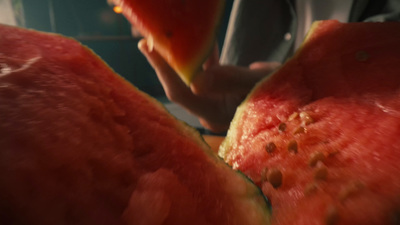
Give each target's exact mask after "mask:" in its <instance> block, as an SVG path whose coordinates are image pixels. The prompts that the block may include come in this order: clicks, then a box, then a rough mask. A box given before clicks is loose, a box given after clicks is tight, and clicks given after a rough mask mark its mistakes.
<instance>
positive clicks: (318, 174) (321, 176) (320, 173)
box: [314, 161, 328, 180]
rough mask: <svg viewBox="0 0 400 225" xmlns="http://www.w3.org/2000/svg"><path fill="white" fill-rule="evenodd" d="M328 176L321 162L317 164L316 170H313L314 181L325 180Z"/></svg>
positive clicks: (326, 169)
mask: <svg viewBox="0 0 400 225" xmlns="http://www.w3.org/2000/svg"><path fill="white" fill-rule="evenodd" d="M327 176H328V168H327V167H326V166H325V164H324V163H322V162H321V161H318V162H317V165H316V168H315V170H314V179H316V180H326V177H327Z"/></svg>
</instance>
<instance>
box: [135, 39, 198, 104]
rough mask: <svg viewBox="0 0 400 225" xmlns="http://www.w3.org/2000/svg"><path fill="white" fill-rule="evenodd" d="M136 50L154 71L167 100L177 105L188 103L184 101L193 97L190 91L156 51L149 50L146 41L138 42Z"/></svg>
mask: <svg viewBox="0 0 400 225" xmlns="http://www.w3.org/2000/svg"><path fill="white" fill-rule="evenodd" d="M138 48H139V50H140V51H141V52H142V54H143V55H144V56H145V57H146V58H147V60H148V62H149V63H150V65H151V66H152V67H153V68H154V70H155V71H156V74H157V77H158V79H159V80H160V83H161V85H162V86H163V88H164V91H165V94H166V95H167V97H168V99H170V100H171V101H174V102H179V103H185V102H187V101H189V102H190V100H191V99H189V100H186V98H191V97H192V96H193V94H192V93H191V91H190V89H189V88H188V87H187V86H186V84H185V83H184V82H183V81H182V80H181V78H180V77H179V76H178V75H177V74H176V72H175V71H174V70H173V69H172V68H171V67H170V66H169V64H168V63H167V62H166V61H165V60H164V59H163V58H162V57H161V56H160V54H158V52H157V51H155V50H154V49H153V50H152V51H150V50H149V48H148V47H147V41H146V39H142V40H140V41H139V43H138Z"/></svg>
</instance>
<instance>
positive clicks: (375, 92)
mask: <svg viewBox="0 0 400 225" xmlns="http://www.w3.org/2000/svg"><path fill="white" fill-rule="evenodd" d="M399 137H400V23H398V22H387V23H349V24H341V23H339V22H337V21H321V22H317V23H315V24H314V25H313V27H312V30H311V32H310V34H309V35H308V36H307V38H306V41H305V43H304V44H303V46H302V47H301V49H300V50H299V51H298V52H297V53H296V55H295V56H294V57H293V58H292V59H290V60H289V61H288V62H287V63H286V64H284V65H283V66H282V67H281V68H280V69H279V70H278V71H277V72H276V73H275V74H273V75H272V76H271V77H269V78H266V79H265V80H264V81H262V82H261V83H259V84H258V85H257V86H256V88H255V89H254V90H253V91H252V93H251V94H250V95H249V96H248V97H247V99H246V100H245V102H244V103H243V104H242V105H241V106H240V107H239V108H238V110H237V113H236V115H235V118H234V120H233V122H232V125H231V127H230V130H229V132H228V135H227V138H226V139H225V141H224V143H223V144H222V146H221V148H220V151H219V154H220V155H221V156H222V157H223V158H224V159H225V160H226V161H227V162H228V164H230V165H232V166H233V167H234V168H235V169H238V170H241V171H242V172H244V173H245V174H246V175H248V176H249V177H250V178H251V179H252V180H253V181H254V182H256V183H257V184H258V185H259V186H260V187H261V188H262V190H263V192H264V194H265V195H266V196H267V197H268V198H269V199H270V200H271V204H272V212H273V214H272V224H276V225H278V224H280V225H281V224H282V225H291V224H296V225H310V224H321V225H325V224H326V225H336V224H337V225H339V224H340V225H354V224H357V225H358V224H360V225H361V224H369V225H382V224H399V221H400V163H399V162H400V138H399Z"/></svg>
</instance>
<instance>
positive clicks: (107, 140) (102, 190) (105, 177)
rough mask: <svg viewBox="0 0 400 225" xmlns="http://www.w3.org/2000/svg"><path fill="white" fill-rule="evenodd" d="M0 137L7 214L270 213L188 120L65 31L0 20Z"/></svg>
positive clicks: (160, 217)
mask: <svg viewBox="0 0 400 225" xmlns="http://www.w3.org/2000/svg"><path fill="white" fill-rule="evenodd" d="M0 146H1V147H0V184H1V185H0V224H41V225H44V224H135V225H139V224H149V225H150V224H154V225H156V224H165V225H167V224H174V225H177V224H229V225H230V224H266V223H268V219H269V216H268V215H269V214H268V213H269V211H268V207H267V204H266V202H265V199H264V197H263V196H262V194H261V191H259V189H258V188H257V187H256V186H255V185H253V184H251V182H250V181H249V180H248V179H246V178H245V177H244V176H243V175H241V174H239V173H236V172H234V171H233V170H231V169H230V167H228V166H227V165H226V164H225V163H224V162H223V161H222V160H221V159H219V158H218V157H217V156H216V154H215V153H213V152H212V150H211V149H210V148H209V147H208V146H207V145H206V144H205V142H203V141H202V139H201V137H200V136H199V134H198V133H197V132H196V131H195V130H194V129H193V128H190V127H188V126H187V125H186V124H184V123H182V122H180V121H178V120H176V119H175V118H174V117H172V116H171V115H170V114H168V113H167V111H166V110H165V109H164V108H163V107H162V106H161V104H160V103H158V102H157V101H156V100H154V99H152V98H150V97H149V96H147V95H146V94H144V93H142V92H140V91H138V90H137V89H135V88H134V87H133V86H132V85H130V84H129V83H127V82H126V81H125V80H123V79H122V78H121V77H119V76H117V75H116V74H115V73H114V72H113V71H112V70H111V69H110V68H109V67H108V66H107V65H105V64H104V62H103V61H101V60H100V59H99V58H98V57H97V56H96V55H94V53H93V52H91V51H90V50H88V49H87V48H85V47H83V46H81V45H80V44H79V43H78V42H76V41H74V40H72V39H68V38H65V37H61V36H59V35H54V34H47V33H40V32H36V31H32V30H25V29H22V28H15V27H9V26H5V25H0ZM247 210H250V211H251V213H249V212H248V211H247Z"/></svg>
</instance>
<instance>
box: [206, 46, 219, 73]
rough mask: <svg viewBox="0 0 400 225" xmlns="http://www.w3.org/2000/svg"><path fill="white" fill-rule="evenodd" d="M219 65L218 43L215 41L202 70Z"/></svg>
mask: <svg viewBox="0 0 400 225" xmlns="http://www.w3.org/2000/svg"><path fill="white" fill-rule="evenodd" d="M216 65H219V48H218V43H215V45H214V48H213V50H212V52H211V54H210V56H209V57H208V59H207V61H206V62H205V63H204V64H203V70H207V69H209V68H211V67H213V66H216Z"/></svg>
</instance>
